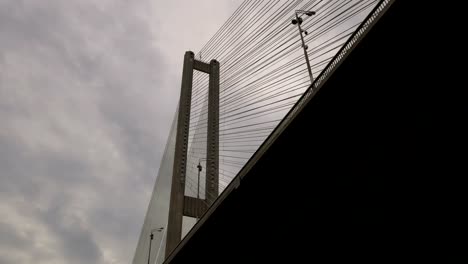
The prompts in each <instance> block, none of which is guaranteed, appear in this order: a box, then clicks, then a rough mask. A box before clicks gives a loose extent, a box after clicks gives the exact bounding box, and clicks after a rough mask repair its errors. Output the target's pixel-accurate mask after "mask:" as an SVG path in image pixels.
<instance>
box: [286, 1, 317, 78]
mask: <svg viewBox="0 0 468 264" xmlns="http://www.w3.org/2000/svg"><path fill="white" fill-rule="evenodd" d="M295 14H296V18H295V19H293V20H292V21H291V23H292V24H293V25H297V28H298V29H299V35H300V36H301V42H302V48H303V49H304V56H305V59H306V63H307V70H308V71H309V77H310V83H311V84H312V82H313V81H314V77H313V76H312V70H311V68H310V62H309V55H307V49H308V48H309V47H308V46H307V45H306V44H305V43H304V36H303V35H302V33H304V34H305V35H307V34H308V33H307V31H305V30H302V28H301V24H302V22H303V19H302V17H300V16H299V15H298V14H306V15H307V16H313V15H315V11H304V10H296V12H295Z"/></svg>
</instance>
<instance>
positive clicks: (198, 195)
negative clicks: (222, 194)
mask: <svg viewBox="0 0 468 264" xmlns="http://www.w3.org/2000/svg"><path fill="white" fill-rule="evenodd" d="M202 160H206V159H204V158H201V159H199V160H198V165H197V169H198V180H197V199H200V172H201V171H202V169H203V167H202V165H201V161H202ZM198 218H199V215H198V210H197V217H196V219H197V221H198Z"/></svg>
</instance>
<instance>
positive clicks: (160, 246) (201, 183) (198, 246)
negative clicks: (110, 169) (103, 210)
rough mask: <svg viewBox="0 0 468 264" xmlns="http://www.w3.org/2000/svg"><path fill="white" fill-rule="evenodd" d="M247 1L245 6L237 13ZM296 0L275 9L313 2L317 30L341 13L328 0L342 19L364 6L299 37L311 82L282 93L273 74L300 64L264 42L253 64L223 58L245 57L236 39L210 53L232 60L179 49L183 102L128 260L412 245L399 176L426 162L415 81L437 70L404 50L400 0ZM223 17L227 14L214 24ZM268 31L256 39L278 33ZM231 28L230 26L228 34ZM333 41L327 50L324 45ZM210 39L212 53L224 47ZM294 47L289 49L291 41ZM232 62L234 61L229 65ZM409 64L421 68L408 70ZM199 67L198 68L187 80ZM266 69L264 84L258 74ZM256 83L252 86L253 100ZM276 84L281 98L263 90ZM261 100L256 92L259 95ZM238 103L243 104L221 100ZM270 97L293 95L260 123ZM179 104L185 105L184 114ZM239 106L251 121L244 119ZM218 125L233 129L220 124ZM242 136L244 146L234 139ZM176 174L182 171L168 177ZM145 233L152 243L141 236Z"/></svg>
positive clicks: (427, 114)
mask: <svg viewBox="0 0 468 264" xmlns="http://www.w3.org/2000/svg"><path fill="white" fill-rule="evenodd" d="M254 2H255V1H254ZM254 2H250V3H249V1H245V3H244V4H245V5H244V4H243V5H242V6H241V7H240V8H239V10H238V11H236V12H238V14H237V15H242V12H247V11H246V10H249V8H248V5H249V4H253V5H254V4H255V3H254ZM304 2H306V3H305V4H304V3H302V1H296V2H294V1H293V4H296V5H291V6H286V7H290V9H282V8H279V9H278V10H279V11H278V12H283V11H284V13H285V14H286V13H287V12H286V11H288V10H294V9H299V8H300V9H301V10H309V9H313V8H315V9H317V15H319V14H320V11H322V12H323V14H326V15H323V16H322V17H318V18H317V20H313V19H312V18H313V17H312V18H311V20H310V22H309V23H310V24H308V25H309V27H310V28H311V29H315V31H317V30H319V32H320V29H321V27H320V24H319V21H324V20H326V19H327V18H328V17H332V18H333V17H334V16H335V13H334V11H333V10H335V11H336V12H337V13H340V12H341V11H340V10H341V9H340V7H338V6H339V5H340V4H341V5H343V6H342V7H343V8H344V9H343V10H345V9H346V10H348V11H349V10H351V11H353V12H354V15H353V16H352V17H355V15H356V14H359V12H357V11H356V10H360V11H363V10H366V14H365V16H362V18H360V19H359V21H358V23H357V24H356V26H352V27H349V28H348V27H341V28H340V27H338V26H336V27H330V28H334V29H337V32H338V33H337V32H334V33H333V34H331V35H329V36H328V37H326V38H325V39H324V40H322V42H319V41H316V40H315V39H318V38H320V37H322V38H323V37H324V35H323V34H322V35H320V34H317V35H313V33H312V36H311V37H310V38H309V39H307V38H306V41H307V40H308V41H310V42H313V41H314V40H315V41H316V42H313V43H316V45H315V47H316V48H315V49H314V48H312V45H311V44H309V46H311V49H310V50H308V51H307V52H309V55H316V56H315V57H314V58H315V61H314V59H312V61H311V62H312V63H311V64H312V70H313V71H312V72H313V73H314V76H316V77H315V78H314V79H313V83H312V84H311V85H307V86H306V89H303V90H301V89H300V88H298V89H299V90H298V91H299V93H297V92H296V93H293V92H292V91H291V90H293V89H292V88H291V87H293V88H294V87H295V86H294V85H292V84H290V83H289V84H288V85H286V86H285V87H286V90H281V88H278V87H280V86H281V85H283V84H284V82H282V81H281V82H278V79H281V78H282V77H284V76H285V74H287V73H288V72H291V69H288V67H289V66H291V67H292V69H297V68H298V66H297V65H303V59H304V58H303V57H297V58H300V59H297V60H296V58H295V57H294V54H292V55H290V56H289V57H288V56H286V57H285V58H282V59H281V60H272V62H275V63H276V64H275V63H271V64H268V63H269V62H268V58H269V57H268V56H273V55H272V54H271V51H268V50H263V51H260V52H259V53H258V54H257V55H258V57H259V58H264V59H265V58H266V59H265V60H266V61H264V62H263V63H262V62H259V61H257V60H256V59H255V58H256V57H255V56H253V57H251V58H252V60H248V59H245V60H244V61H243V60H242V59H238V60H237V61H236V59H235V58H236V57H235V56H234V55H236V54H237V55H239V56H240V55H241V54H242V52H243V51H245V52H247V53H248V52H249V46H248V45H246V46H240V47H241V48H236V47H234V48H232V49H231V50H230V52H229V53H228V54H229V55H228V56H227V57H223V56H218V58H221V57H223V58H225V59H226V60H227V61H228V62H229V60H231V62H232V61H235V62H236V63H231V64H229V63H228V62H226V60H223V59H219V63H218V60H216V61H215V60H212V61H211V62H210V63H208V62H203V60H202V59H201V58H200V53H199V54H198V55H194V54H193V53H187V54H186V57H185V62H186V63H185V64H184V65H186V66H185V68H184V73H183V82H182V93H181V101H180V103H179V109H178V112H177V113H176V117H175V118H174V122H173V126H172V131H173V132H171V136H170V137H169V139H168V144H167V146H166V154H165V156H164V158H163V161H162V163H161V164H162V165H161V168H160V171H159V174H158V175H159V176H158V179H157V181H156V185H155V189H154V193H153V197H152V199H151V204H150V206H149V209H148V212H147V216H146V219H145V223H144V226H143V229H142V233H141V236H140V241H139V244H138V246H137V250H136V254H135V258H134V262H133V263H134V264H137V263H163V262H164V263H191V262H193V263H251V262H252V263H257V262H261V263H263V262H275V263H276V262H285V263H293V262H309V261H313V260H328V261H330V260H338V259H340V260H343V259H350V258H358V259H373V256H376V255H378V256H380V257H381V258H382V257H383V258H386V257H385V256H393V257H395V256H403V255H404V254H405V252H409V251H411V250H412V249H411V248H412V245H411V240H412V238H413V237H412V236H411V235H408V233H407V231H408V228H409V227H410V226H412V225H413V224H414V223H412V222H411V220H410V219H411V218H410V216H411V214H412V211H415V210H417V205H414V207H412V205H408V204H405V202H408V203H409V200H406V198H408V193H410V192H411V190H410V189H411V188H413V185H412V184H410V182H409V180H407V178H406V175H411V174H424V173H426V172H429V171H431V169H432V165H431V164H428V163H427V160H431V159H430V158H428V159H426V157H428V156H429V155H432V151H431V147H430V144H427V142H428V140H430V139H428V138H427V137H426V135H427V133H425V131H427V130H431V129H432V127H431V125H432V122H431V116H432V115H433V114H434V110H432V109H433V105H431V104H430V103H429V102H428V101H427V100H425V99H426V96H425V94H424V92H423V89H421V86H424V84H425V83H426V82H425V81H424V80H427V79H428V78H430V77H429V76H430V75H431V74H435V69H428V67H423V65H420V63H419V62H418V61H416V60H415V59H414V58H415V55H414V54H415V53H417V52H418V48H417V47H418V45H420V44H421V43H420V42H421V41H423V40H422V39H419V38H416V37H413V38H412V37H411V36H412V33H413V32H414V28H412V27H411V26H409V25H411V14H410V13H409V12H408V11H407V10H406V9H405V4H404V1H390V0H384V1H355V2H353V1H349V3H348V4H349V6H345V1H328V2H327V5H318V3H319V2H321V1H304ZM289 3H290V2H288V4H289ZM243 7H244V9H242V8H243ZM262 7H265V8H266V9H267V8H268V6H262V4H259V5H258V6H256V7H255V8H262ZM298 7H299V8H298ZM283 8H284V7H283ZM327 8H329V9H327ZM354 8H355V9H354ZM351 13H352V12H350V13H349V14H351ZM342 14H346V12H343V13H342ZM289 15H290V14H288V16H287V18H288V19H290V18H291V17H290V16H289ZM248 17H249V16H248V15H245V17H244V19H248ZM350 17H351V16H350ZM334 19H336V20H334ZM338 20H339V16H338V15H337V16H335V17H334V18H333V19H330V20H327V22H325V23H323V25H324V27H323V28H326V27H327V26H330V25H333V23H334V22H336V21H338ZM235 21H236V20H235V18H233V19H232V21H231V22H229V21H228V22H227V24H225V26H223V27H225V30H227V29H229V25H230V24H229V23H231V24H232V23H235ZM279 21H280V20H278V23H279ZM314 21H315V22H314ZM258 23H259V25H264V24H262V23H263V22H261V21H260V22H258ZM304 24H305V25H307V24H306V23H304ZM247 25H248V23H247ZM259 28H260V27H259ZM275 29H276V28H270V29H269V30H270V31H268V32H265V36H269V37H271V38H273V37H274V36H276V32H275ZM338 29H339V30H338ZM242 30H244V31H245V32H247V34H249V32H251V33H252V32H253V33H252V36H254V35H255V32H256V31H255V29H252V28H251V29H249V30H247V29H245V28H241V29H239V32H241V31H242ZM220 32H221V33H219V34H218V33H217V35H215V37H214V40H213V39H212V41H211V42H209V43H208V44H207V46H206V47H207V48H206V49H205V50H202V51H203V53H201V55H203V56H204V54H207V55H209V54H210V52H209V50H210V48H211V49H213V48H215V46H217V45H218V44H219V43H218V44H217V42H216V41H217V40H220V39H222V36H223V35H222V34H223V31H222V30H221V31H220ZM236 32H237V31H231V32H230V33H231V34H233V35H234V37H235V34H236ZM269 33H272V34H270V35H269ZM296 34H297V33H296ZM309 35H311V34H310V33H309ZM216 36H218V37H216ZM285 36H286V37H287V36H288V35H285ZM403 36H404V37H403ZM297 37H298V36H297V35H296V38H297ZM341 37H343V38H341ZM338 39H341V42H340V41H338ZM248 41H249V38H247V39H246V40H245V39H244V40H242V42H240V43H241V44H239V45H244V44H243V43H246V42H248ZM256 41H257V43H258V41H259V42H260V43H261V41H266V42H265V44H264V45H266V46H268V42H267V41H268V40H267V39H266V38H265V39H262V38H261V36H260V39H257V40H256ZM292 41H293V40H292ZM310 42H309V43H310ZM332 42H333V43H335V44H337V45H338V46H339V48H338V49H336V47H335V46H333V45H328V44H330V43H332ZM220 43H221V45H220V46H218V47H219V48H220V49H221V50H222V49H224V47H223V46H222V45H223V43H224V42H222V41H221V42H220ZM227 43H229V41H227ZM252 43H255V42H252ZM210 44H211V45H210ZM252 45H255V44H252ZM252 47H253V46H252ZM287 47H289V46H287ZM317 47H318V48H317ZM321 47H329V49H330V50H334V51H335V52H334V54H333V56H331V57H330V58H324V57H321V56H319V53H320V48H321ZM294 48H295V50H296V51H295V52H299V55H301V54H300V52H301V50H300V47H299V49H297V48H296V47H293V49H294ZM293 49H292V50H293ZM297 50H299V51H297ZM252 51H253V49H252ZM286 51H287V50H283V51H282V53H281V52H280V54H283V53H284V52H286ZM322 51H323V50H322ZM262 52H265V53H264V54H267V55H262ZM214 54H216V53H214ZM233 54H234V55H233ZM250 54H252V53H250ZM218 55H221V54H218ZM244 55H245V54H244ZM311 57H312V56H311ZM272 58H273V57H272ZM190 60H191V62H190ZM243 62H244V63H246V64H243V65H244V67H243V66H239V65H242V63H243ZM248 62H251V63H250V64H248ZM291 62H293V63H291ZM278 64H279V65H278ZM187 65H190V66H189V67H187ZM245 65H249V67H252V68H251V69H250V71H248V70H246V71H243V69H245V68H249V67H247V66H245ZM265 65H268V66H265ZM271 65H273V66H271ZM284 65H286V66H284ZM257 66H258V67H257ZM223 67H224V69H226V68H229V67H230V68H229V69H230V70H231V71H225V70H223ZM256 67H257V68H256ZM261 67H264V68H262V70H258V69H259V68H261ZM265 67H273V68H271V69H270V71H268V70H265ZM274 67H276V68H274ZM278 67H279V68H280V69H282V70H281V71H279V70H276V69H278ZM281 67H283V68H281ZM415 67H420V69H424V70H422V71H415ZM197 70H198V71H199V72H201V73H200V75H195V72H194V71H197ZM275 70H276V72H277V73H278V77H277V78H276V79H275V78H273V79H270V80H269V81H265V82H264V83H261V82H262V81H264V80H266V79H267V78H270V77H271V74H270V75H268V73H270V72H275ZM299 72H300V73H299V74H298V79H297V80H298V81H299V83H300V85H302V86H303V83H304V81H305V82H306V80H308V76H307V71H306V70H305V69H304V68H303V67H302V66H301V68H299ZM192 74H193V76H194V77H193V80H192V79H191V76H192ZM201 74H208V76H209V77H208V80H205V81H203V80H202V78H204V77H202V76H203V75H201ZM258 76H262V77H261V78H260V77H258ZM220 80H221V82H220ZM250 80H253V81H252V82H251V84H250V86H249V87H253V88H252V89H243V88H242V87H244V86H242V85H241V84H242V82H247V83H249V81H250ZM293 80H295V79H293ZM219 82H220V83H221V84H220V85H219ZM207 83H209V85H206V84H207ZM252 83H253V84H252ZM197 84H198V86H197ZM300 85H299V86H300ZM203 86H208V88H206V89H205V90H203V89H202V88H200V87H203ZM246 87H247V86H246ZM264 87H266V88H264ZM271 87H274V89H272V90H267V89H268V88H271ZM184 89H185V91H186V93H185V94H184ZM217 89H220V91H218V90H217ZM262 89H264V90H262ZM259 90H262V91H263V92H262V93H261V94H257V95H255V91H259ZM187 91H190V93H192V91H193V93H192V94H193V95H192V94H190V96H188V95H187ZM213 91H214V92H213ZM268 91H272V92H273V93H265V92H268ZM278 91H279V94H280V95H278V96H276V97H275V96H273V97H271V96H272V95H274V94H275V93H274V92H276V93H278ZM282 91H285V92H284V93H281V92H282ZM249 93H250V94H249ZM291 95H293V96H291ZM251 97H252V98H254V101H253V102H254V103H252V101H249V100H250V99H251ZM217 98H219V101H218V99H217ZM262 98H268V99H267V100H264V101H259V100H261V99H262ZM272 98H275V99H274V101H271V100H270V99H272ZM184 100H185V101H184ZM243 100H244V101H243ZM255 100H256V101H255ZM239 101H243V102H241V104H233V103H238V102H239ZM230 102H231V104H230ZM272 102H274V103H276V102H286V105H287V103H291V102H292V103H291V104H290V106H289V107H283V108H281V106H279V107H273V108H268V107H267V109H269V110H268V111H267V113H273V111H277V112H280V113H281V111H278V109H280V110H283V113H284V115H283V116H281V119H280V120H279V121H278V122H276V123H275V122H273V121H274V120H276V118H277V117H278V116H275V115H272V116H274V117H273V118H272V116H267V118H265V116H266V115H263V116H262V117H261V118H260V116H261V114H264V113H265V112H261V111H260V110H259V109H264V108H265V106H271V105H274V103H272ZM255 103H256V104H255ZM281 104H283V103H281ZM281 104H280V105H281ZM189 105H191V106H192V107H191V109H190V107H188V108H189V109H187V108H185V109H184V107H186V106H189ZM249 107H250V108H249ZM262 107H263V108H262ZM223 108H224V109H223ZM194 109H195V110H194ZM216 109H219V112H218V111H216ZM226 109H227V111H226ZM251 109H255V110H254V113H257V114H256V116H253V117H252V116H251V115H246V113H251V112H252V110H251ZM223 110H224V111H223ZM249 110H250V111H249ZM236 111H237V112H236ZM213 112H216V113H217V114H213ZM190 114H192V115H190ZM234 118H243V119H241V120H243V122H232V120H238V119H234ZM248 118H250V119H248ZM226 120H227V121H226ZM230 120H231V126H229V125H227V124H226V123H229V121H230ZM246 120H251V122H250V123H249V122H247V121H246ZM181 121H182V122H181ZM233 123H235V125H232V124H233ZM272 124H273V125H272ZM184 129H185V130H184ZM264 131H266V132H264ZM184 133H185V134H184ZM218 133H219V134H218ZM200 139H203V140H200ZM184 140H185V141H184ZM250 140H252V141H250ZM255 140H256V141H255ZM248 142H250V144H247V146H248V147H249V149H254V150H252V151H251V152H248V151H245V149H243V148H242V147H243V146H244V145H246V143H248ZM252 142H258V144H257V145H255V144H254V143H252ZM184 146H185V149H184ZM236 147H237V148H236ZM184 151H185V153H184ZM239 153H246V154H245V155H241V154H239ZM235 154H237V156H235ZM210 155H214V156H210ZM215 156H216V157H215ZM236 158H237V159H236ZM213 164H214V165H213ZM211 165H213V166H211ZM210 166H211V167H210ZM180 168H182V169H180ZM236 168H238V169H237V171H236ZM184 170H185V171H184ZM181 172H183V174H184V175H183V176H184V177H179V176H180V175H181ZM207 175H208V176H207ZM210 175H215V177H210ZM174 184H175V185H176V187H174ZM180 186H182V187H180ZM210 188H211V190H210ZM156 228H159V229H156ZM174 230H175V231H174ZM405 232H406V233H405ZM150 234H153V235H154V237H155V238H154V239H153V236H151V239H150ZM174 234H175V235H174ZM171 236H172V238H171ZM403 237H404V239H403ZM174 238H175V240H174ZM171 239H172V240H171Z"/></svg>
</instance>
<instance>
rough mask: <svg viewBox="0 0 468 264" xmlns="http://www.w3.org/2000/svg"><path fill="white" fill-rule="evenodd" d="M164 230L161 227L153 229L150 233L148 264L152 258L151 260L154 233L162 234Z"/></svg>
mask: <svg viewBox="0 0 468 264" xmlns="http://www.w3.org/2000/svg"><path fill="white" fill-rule="evenodd" d="M163 229H164V227H160V228H155V229H151V231H150V243H149V250H148V264H150V258H151V242H152V241H153V238H154V234H153V232H154V231H158V232H161V231H162V230H163Z"/></svg>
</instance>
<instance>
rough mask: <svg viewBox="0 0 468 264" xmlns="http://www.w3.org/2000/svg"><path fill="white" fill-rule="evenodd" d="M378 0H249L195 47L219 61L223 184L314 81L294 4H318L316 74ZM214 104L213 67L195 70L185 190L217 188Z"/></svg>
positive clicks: (310, 26) (307, 23) (308, 24)
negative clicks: (211, 169)
mask: <svg viewBox="0 0 468 264" xmlns="http://www.w3.org/2000/svg"><path fill="white" fill-rule="evenodd" d="M377 2H378V1H377V0H329V1H324V0H310V1H303V0H295V1H277V0H271V1H266V0H246V1H244V2H243V3H242V4H241V5H240V6H239V8H238V9H237V10H236V11H235V12H234V13H233V15H232V16H231V17H230V18H229V19H228V20H227V21H226V22H225V23H224V25H223V26H222V27H221V28H220V29H219V30H218V32H216V34H215V35H214V36H213V37H212V38H211V39H210V40H209V41H208V42H207V43H206V45H205V46H204V47H203V48H202V49H201V50H200V51H199V52H198V53H197V54H196V59H197V60H202V61H207V62H208V61H209V60H211V59H216V60H218V61H219V62H220V110H219V111H220V123H219V128H220V130H219V132H220V138H219V147H220V149H219V151H220V153H219V189H220V190H219V191H220V192H221V191H222V190H223V189H224V188H226V186H227V185H228V184H229V183H230V182H231V180H232V179H233V178H234V177H235V176H236V174H237V173H238V172H239V170H240V169H241V168H242V167H243V166H244V165H245V164H246V162H247V161H248V160H249V158H250V157H251V156H252V155H253V153H254V152H255V151H256V150H257V149H258V147H259V146H260V145H261V144H262V142H263V141H264V140H265V139H266V137H267V136H268V135H269V134H270V133H271V132H272V130H273V129H274V128H275V127H276V125H277V124H278V123H279V122H280V121H281V120H282V118H283V117H284V116H285V115H286V113H287V112H288V111H289V110H290V109H291V107H292V106H293V105H294V104H295V103H296V101H297V100H298V99H299V97H300V96H301V95H302V94H303V93H304V91H305V90H306V89H307V88H308V87H309V85H310V79H309V76H308V71H307V68H306V63H305V58H304V53H303V52H304V51H303V49H302V46H301V42H300V36H299V35H298V31H297V27H296V26H294V25H292V24H291V20H292V19H293V18H294V17H295V10H312V11H315V12H316V13H315V15H313V16H311V17H306V16H304V17H303V23H302V25H301V26H302V29H303V30H304V31H307V32H308V34H306V35H303V36H304V40H305V43H307V45H308V47H309V48H308V49H307V53H308V56H309V59H310V65H311V69H312V73H313V75H314V76H317V75H318V74H319V73H320V72H321V71H322V70H323V69H324V67H325V66H326V64H327V63H328V62H329V61H330V60H331V59H332V58H333V56H334V55H335V54H336V52H337V51H338V50H339V48H341V46H342V45H343V44H344V43H345V42H346V40H347V39H348V38H349V36H350V35H351V34H352V33H353V32H354V30H355V29H356V28H357V27H358V25H359V24H360V23H361V22H362V20H363V19H364V18H365V16H366V15H367V14H368V13H369V12H370V11H371V10H372V8H373V7H374V6H375V5H376V4H377ZM207 104H208V75H206V74H204V73H201V72H197V71H195V72H194V78H193V92H192V108H191V117H190V127H189V130H190V133H189V148H188V157H187V158H188V159H187V178H186V179H187V180H186V190H185V192H186V195H188V196H192V197H200V198H201V199H204V198H205V196H213V197H214V196H216V194H212V193H209V192H208V193H206V191H205V177H206V175H205V167H206V164H205V163H206V133H207V120H208V107H207ZM311 136H313V135H311ZM199 165H200V166H201V168H202V169H201V171H200V166H199Z"/></svg>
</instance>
